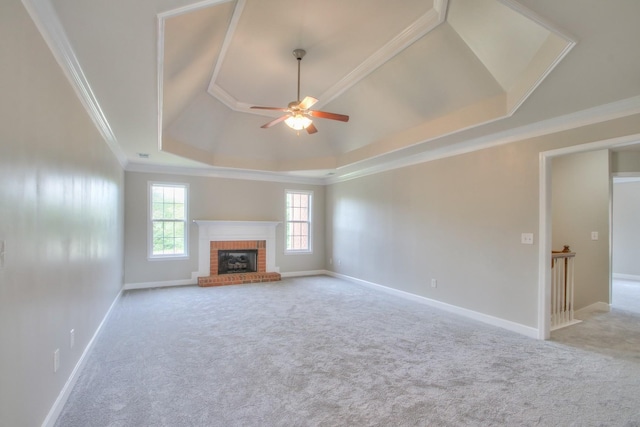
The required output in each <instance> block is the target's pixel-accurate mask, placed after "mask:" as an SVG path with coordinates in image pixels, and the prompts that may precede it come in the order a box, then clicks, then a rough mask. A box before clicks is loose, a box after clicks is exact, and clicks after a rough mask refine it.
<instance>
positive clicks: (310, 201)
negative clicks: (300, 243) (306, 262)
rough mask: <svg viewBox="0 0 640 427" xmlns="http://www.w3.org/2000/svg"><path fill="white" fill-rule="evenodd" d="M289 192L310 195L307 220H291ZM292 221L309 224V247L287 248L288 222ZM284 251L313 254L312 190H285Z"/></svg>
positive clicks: (291, 253) (286, 252)
mask: <svg viewBox="0 0 640 427" xmlns="http://www.w3.org/2000/svg"><path fill="white" fill-rule="evenodd" d="M289 194H305V195H307V196H308V197H309V218H308V220H307V221H290V220H289V211H288V209H287V197H288V195H289ZM290 222H306V223H307V224H308V225H309V236H308V239H309V249H287V240H288V238H289V236H288V234H287V230H288V228H289V227H288V224H289V223H290ZM284 253H285V254H289V255H293V254H312V253H313V191H311V190H285V192H284Z"/></svg>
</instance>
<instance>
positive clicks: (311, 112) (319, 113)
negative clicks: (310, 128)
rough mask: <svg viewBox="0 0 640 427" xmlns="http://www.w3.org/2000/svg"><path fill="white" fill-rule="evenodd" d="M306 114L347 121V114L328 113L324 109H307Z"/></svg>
mask: <svg viewBox="0 0 640 427" xmlns="http://www.w3.org/2000/svg"><path fill="white" fill-rule="evenodd" d="M307 114H309V115H310V116H313V117H320V118H321V119H330V120H339V121H341V122H348V121H349V116H346V115H344V114H336V113H328V112H326V111H314V110H309V111H307Z"/></svg>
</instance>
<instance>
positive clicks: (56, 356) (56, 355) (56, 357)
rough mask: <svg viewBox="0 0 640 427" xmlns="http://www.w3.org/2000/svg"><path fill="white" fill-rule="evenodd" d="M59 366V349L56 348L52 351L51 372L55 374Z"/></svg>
mask: <svg viewBox="0 0 640 427" xmlns="http://www.w3.org/2000/svg"><path fill="white" fill-rule="evenodd" d="M59 368H60V349H59V348H56V350H55V351H54V352H53V373H54V374H55V373H56V372H58V369H59Z"/></svg>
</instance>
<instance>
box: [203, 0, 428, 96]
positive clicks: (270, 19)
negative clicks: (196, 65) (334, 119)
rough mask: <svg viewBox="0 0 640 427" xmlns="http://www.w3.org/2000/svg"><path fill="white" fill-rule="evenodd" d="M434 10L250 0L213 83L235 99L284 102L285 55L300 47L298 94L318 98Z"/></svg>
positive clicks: (373, 1)
mask: <svg viewBox="0 0 640 427" xmlns="http://www.w3.org/2000/svg"><path fill="white" fill-rule="evenodd" d="M432 8H433V1H432V0H403V2H402V7H398V3H397V2H393V1H388V0H359V1H344V0H323V1H314V0H306V1H296V2H292V1H290V0H270V1H262V0H260V1H256V0H248V1H247V2H246V4H245V6H244V8H243V10H242V14H241V16H240V18H239V21H238V24H237V27H236V28H235V29H232V30H233V31H232V32H231V33H230V34H229V35H228V37H229V38H230V43H229V49H228V50H227V52H226V53H225V55H224V57H223V58H220V61H221V63H220V64H219V65H218V66H219V67H220V71H219V74H218V75H217V76H216V78H215V82H214V84H215V85H217V86H219V87H220V88H221V89H222V90H223V91H225V92H226V93H227V94H229V95H230V96H231V97H232V98H234V99H235V100H237V101H238V102H242V103H248V104H253V105H271V104H274V103H275V104H276V105H282V104H284V105H286V104H287V103H288V102H289V101H292V100H295V98H296V89H297V84H296V79H297V65H296V59H295V58H294V57H293V55H292V53H291V52H292V51H293V50H294V49H295V48H303V49H306V50H307V55H306V56H305V58H304V59H303V61H302V87H301V92H302V96H305V95H311V96H314V97H320V96H321V95H322V94H323V93H324V92H325V91H327V90H328V89H329V88H330V87H331V86H333V85H334V84H336V83H337V82H338V81H339V80H340V79H342V78H344V77H345V76H347V75H348V74H349V73H350V72H352V71H353V70H354V69H355V68H356V67H358V66H359V65H360V64H361V63H362V62H363V61H365V60H366V59H367V58H369V57H370V56H371V55H372V54H374V53H375V52H376V51H378V50H379V49H380V48H381V47H382V46H384V45H385V44H386V43H388V42H389V41H390V40H392V39H393V38H394V37H396V36H397V35H398V34H399V33H402V32H403V31H404V30H405V29H406V28H407V27H408V26H410V25H411V24H412V23H413V22H415V21H416V20H417V19H418V18H419V17H421V16H422V15H424V14H426V13H428V12H429V11H431V10H432ZM328 64H330V66H328ZM321 101H322V100H321Z"/></svg>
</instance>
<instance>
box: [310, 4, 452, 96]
mask: <svg viewBox="0 0 640 427" xmlns="http://www.w3.org/2000/svg"><path fill="white" fill-rule="evenodd" d="M447 1H448V0H441V1H439V2H438V7H439V10H436V9H435V8H434V9H431V10H430V11H429V12H427V13H425V14H424V15H422V16H421V17H420V18H418V19H417V20H415V21H414V22H413V23H412V24H411V25H409V26H408V27H407V28H405V29H404V30H403V31H402V32H400V33H399V34H398V35H396V36H395V37H394V38H393V39H391V40H390V41H389V42H387V43H386V44H385V45H384V46H382V47H381V48H380V49H378V51H376V52H375V53H374V54H373V55H371V56H370V57H369V58H367V59H366V60H365V61H364V62H362V63H361V64H360V65H358V66H357V67H356V68H355V69H354V70H353V71H351V72H350V73H349V74H347V75H346V76H344V77H343V78H342V79H341V80H340V81H338V83H336V84H335V85H333V86H332V87H330V88H329V89H328V90H326V91H325V92H324V93H323V94H322V95H320V97H319V100H320V101H319V102H318V104H317V105H318V106H319V107H321V106H323V105H325V104H328V103H329V102H331V101H333V100H334V99H335V98H337V97H338V96H340V95H342V94H343V93H344V92H345V91H347V90H348V89H349V88H351V87H352V86H354V85H355V84H356V83H358V82H359V81H361V80H362V79H364V78H365V77H367V76H368V75H369V74H371V73H372V72H373V71H375V70H376V69H378V68H379V67H381V66H382V65H384V64H385V63H386V62H388V61H389V60H390V59H392V58H393V57H395V56H396V55H397V54H399V53H400V52H402V51H403V50H405V49H406V48H407V47H409V46H410V45H412V44H413V43H414V42H415V41H417V40H418V39H420V38H422V37H424V36H425V35H426V34H428V33H429V32H431V31H433V30H434V29H435V28H436V27H437V26H438V25H440V24H442V23H443V22H444V20H445V18H446V5H447Z"/></svg>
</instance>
